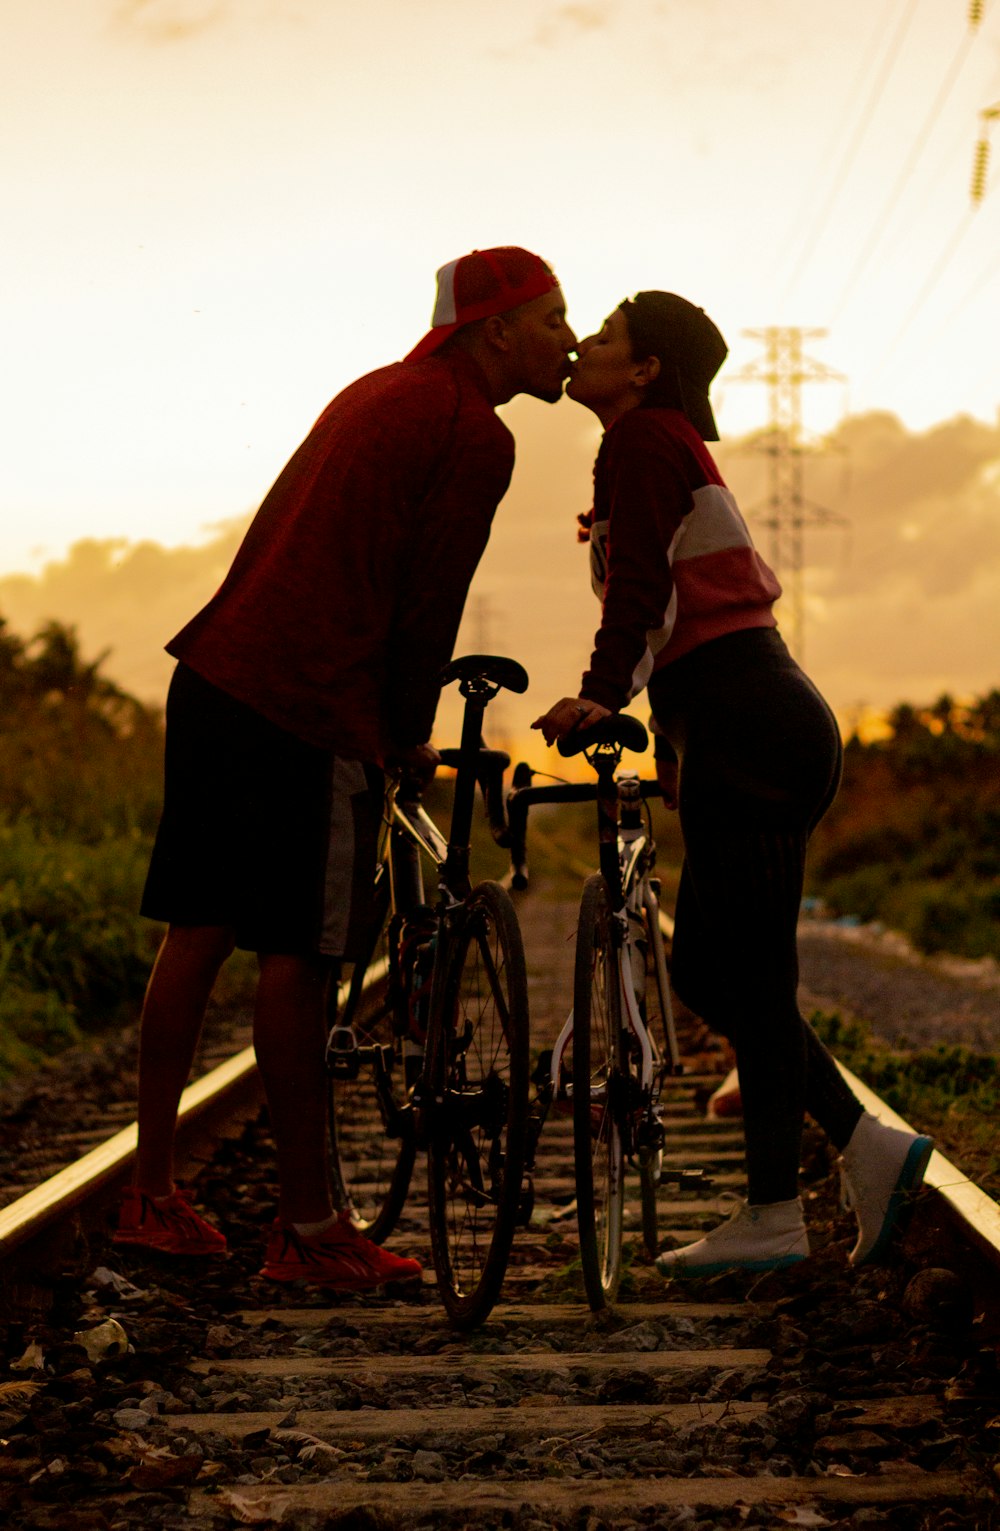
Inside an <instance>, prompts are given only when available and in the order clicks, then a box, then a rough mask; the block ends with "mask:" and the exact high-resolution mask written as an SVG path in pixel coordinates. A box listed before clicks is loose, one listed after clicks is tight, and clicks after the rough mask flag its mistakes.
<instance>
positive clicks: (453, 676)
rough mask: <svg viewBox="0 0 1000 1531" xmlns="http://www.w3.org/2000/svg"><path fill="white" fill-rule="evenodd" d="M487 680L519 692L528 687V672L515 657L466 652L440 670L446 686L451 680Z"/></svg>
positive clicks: (442, 681)
mask: <svg viewBox="0 0 1000 1531" xmlns="http://www.w3.org/2000/svg"><path fill="white" fill-rule="evenodd" d="M479 679H482V680H488V681H492V682H493V684H494V685H495V686H504V687H506V689H507V690H508V691H516V692H518V693H519V694H520V693H521V692H523V691H527V689H528V672H527V670H525V669H524V668H523V667H522V666H521V665H519V664H518V662H517V660H516V659H503V658H501V657H500V655H498V654H466V655H464V657H463V658H461V659H453V660H452V661H451V664H449V665H445V667H444V669H443V670H442V671H441V684H442V686H447V685H448V684H449V683H450V682H451V681H453V680H479Z"/></svg>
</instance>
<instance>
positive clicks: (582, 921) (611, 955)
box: [573, 873, 627, 1312]
mask: <svg viewBox="0 0 1000 1531" xmlns="http://www.w3.org/2000/svg"><path fill="white" fill-rule="evenodd" d="M611 921H612V911H611V901H610V897H609V894H608V885H607V883H606V882H605V880H604V878H603V877H602V876H601V874H600V873H595V875H594V876H592V877H589V878H588V879H587V881H586V883H585V884H584V888H583V897H582V899H581V901H580V916H579V923H578V925H577V933H576V960H575V969H574V981H573V1159H574V1167H575V1171H576V1201H577V1224H578V1227H579V1230H580V1264H581V1266H582V1269H583V1283H584V1288H585V1290H586V1293H587V1301H588V1302H589V1303H590V1306H591V1308H592V1309H593V1310H594V1311H595V1312H597V1311H598V1310H600V1309H601V1308H604V1307H606V1306H607V1304H608V1303H609V1302H613V1301H614V1299H615V1296H616V1294H617V1292H618V1283H619V1280H620V1279H621V1256H622V1223H623V1217H624V1206H625V1184H624V1182H625V1144H624V1135H623V1131H622V1118H623V1113H624V1111H625V1109H626V1101H625V1094H626V1090H627V1081H626V1060H625V1056H624V1039H623V1036H622V1022H621V991H620V988H619V973H618V953H617V949H616V946H615V943H614V940H613V937H612V926H611Z"/></svg>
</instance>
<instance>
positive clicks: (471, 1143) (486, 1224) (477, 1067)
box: [427, 882, 528, 1329]
mask: <svg viewBox="0 0 1000 1531" xmlns="http://www.w3.org/2000/svg"><path fill="white" fill-rule="evenodd" d="M454 941H455V944H454V946H453V948H452V950H451V951H450V952H449V954H448V959H447V961H446V963H445V964H444V965H443V969H442V972H441V981H442V982H443V984H444V986H445V987H444V989H443V990H442V991H441V994H440V995H435V996H434V998H433V1000H432V1004H431V1020H430V1027H429V1034H428V1038H427V1050H428V1059H429V1067H428V1073H429V1083H430V1092H429V1093H430V1097H431V1098H430V1099H429V1101H428V1112H427V1115H428V1123H427V1125H428V1133H427V1172H428V1199H429V1203H430V1231H431V1250H432V1253H433V1258H434V1269H435V1271H436V1273H437V1280H438V1287H439V1289H440V1292H441V1298H442V1301H443V1302H444V1306H445V1309H446V1311H447V1313H448V1316H449V1318H450V1319H451V1321H452V1323H453V1324H455V1326H456V1327H457V1328H460V1329H469V1328H472V1327H473V1326H474V1325H476V1324H479V1323H482V1322H483V1320H484V1319H485V1318H486V1317H487V1316H488V1314H489V1313H490V1311H491V1309H492V1307H493V1305H494V1303H495V1302H496V1300H497V1298H498V1297H499V1295H500V1288H501V1286H502V1285H503V1278H504V1273H505V1271H506V1269H507V1261H508V1258H509V1256H510V1250H511V1245H512V1243H513V1240H514V1230H515V1227H516V1225H517V1216H518V1208H519V1202H520V1195H521V1180H522V1176H523V1173H524V1159H525V1143H526V1136H527V1126H528V984H527V978H526V975H525V968H524V949H523V946H522V944H521V932H520V930H519V928H518V924H517V917H516V915H515V913H514V909H513V906H512V904H511V901H510V898H509V897H508V895H507V894H506V893H505V891H504V890H503V888H501V887H500V886H499V884H498V883H494V882H484V883H480V884H479V886H478V887H477V888H475V889H474V890H473V892H472V894H471V896H470V898H469V900H468V902H467V904H466V906H465V909H464V911H463V914H462V917H461V925H460V927H459V931H458V934H457V936H456V937H455V938H454ZM437 981H438V980H437V976H435V984H436V983H437Z"/></svg>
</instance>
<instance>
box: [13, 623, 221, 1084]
mask: <svg viewBox="0 0 1000 1531" xmlns="http://www.w3.org/2000/svg"><path fill="white" fill-rule="evenodd" d="M104 662H105V656H100V657H99V658H97V659H96V660H85V659H84V658H83V656H82V655H81V653H80V649H79V645H78V643H77V639H76V634H75V632H74V631H73V629H72V628H66V627H62V626H60V625H59V624H58V623H55V622H50V623H48V624H46V626H45V627H43V628H42V629H41V631H40V632H38V633H37V634H36V635H35V636H34V638H32V639H31V640H30V641H24V640H22V639H20V638H18V637H16V636H14V635H13V634H12V633H10V632H9V630H8V629H7V627H6V624H5V623H4V622H3V619H2V618H0V1082H2V1081H4V1080H6V1079H10V1078H11V1077H12V1076H14V1075H16V1074H19V1073H21V1072H23V1071H25V1070H28V1069H34V1068H37V1067H39V1066H40V1065H42V1064H44V1063H46V1062H47V1061H49V1060H50V1059H52V1058H53V1057H55V1056H57V1055H58V1054H59V1053H61V1052H63V1051H64V1050H65V1049H66V1048H68V1047H71V1046H74V1045H76V1044H79V1043H80V1042H82V1041H86V1039H87V1038H88V1037H91V1036H97V1035H100V1034H102V1033H104V1032H106V1031H107V1030H108V1029H109V1028H117V1027H119V1026H121V1025H122V1024H124V1022H125V1021H126V1020H127V1019H131V1018H134V1015H135V1012H136V1008H137V1006H138V1004H139V1002H140V1001H141V998H142V993H143V989H144V987H145V983H146V979H147V977H148V975H149V967H150V963H151V961H152V958H153V956H154V954H155V951H156V946H157V942H158V939H159V931H158V929H157V928H156V927H155V926H153V925H151V924H150V923H149V921H147V920H143V919H141V918H140V916H139V913H138V907H139V898H140V895H141V892H142V885H143V881H144V879H145V875H146V865H147V862H148V859H149V851H150V847H151V845H152V838H153V834H154V833H155V830H156V824H157V819H158V816H159V810H160V799H161V791H162V757H163V720H162V715H161V713H160V712H159V710H158V709H155V708H151V707H147V706H145V705H144V704H143V703H142V702H140V701H138V700H137V699H136V698H135V697H132V696H129V695H128V693H127V692H124V691H122V690H121V688H120V687H118V686H117V685H116V684H115V683H114V681H112V680H110V679H108V678H107V677H106V676H105V674H104ZM246 976H247V964H245V963H244V964H243V965H242V967H241V965H240V964H239V962H237V963H235V964H233V965H232V967H231V971H230V977H229V979H228V986H229V988H230V990H231V991H232V992H233V994H234V995H237V994H242V993H243V992H244V991H245V989H246Z"/></svg>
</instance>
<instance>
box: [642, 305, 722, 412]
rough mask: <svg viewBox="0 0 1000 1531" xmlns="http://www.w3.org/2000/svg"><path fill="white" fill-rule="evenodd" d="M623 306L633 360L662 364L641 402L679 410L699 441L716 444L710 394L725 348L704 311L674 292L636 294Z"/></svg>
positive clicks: (719, 335)
mask: <svg viewBox="0 0 1000 1531" xmlns="http://www.w3.org/2000/svg"><path fill="white" fill-rule="evenodd" d="M621 306H622V310H623V312H624V314H625V321H626V324H627V325H628V333H629V339H630V340H631V342H632V349H633V352H634V353H635V355H636V356H637V357H641V358H645V357H646V356H656V357H658V358H659V362H660V376H659V377H658V378H657V379H656V380H655V382H654V383H652V384H651V385H650V388H649V390H648V392H647V395H646V399H645V401H644V402H645V403H646V404H647V405H649V406H650V407H654V406H657V405H659V406H661V407H664V406H665V407H667V408H673V409H681V410H683V411H684V413H685V415H687V417H688V419H689V420H690V422H691V424H692V425H693V426H694V428H695V430H696V431H697V432H698V434H699V436H700V437H701V439H702V441H718V439H719V431H718V427H717V426H716V423H715V416H714V415H713V413H712V406H711V404H710V403H709V400H708V390H709V388H710V387H711V383H712V379H713V378H714V377H715V374H716V373H717V372H718V370H719V368H720V367H721V366H722V363H723V362H724V361H725V359H726V357H727V355H728V354H729V347H728V346H727V345H726V342H725V341H724V340H723V338H722V336H721V334H720V333H719V331H718V329H717V328H716V326H715V325H714V324H713V323H712V321H711V319H710V318H709V317H708V315H707V314H706V312H705V310H704V309H703V308H697V307H696V306H695V305H694V304H693V303H689V302H688V301H687V299H686V298H679V297H678V296H677V294H676V293H674V292H637V293H636V295H635V297H634V298H627V299H626V300H625V302H624V303H623V304H622V305H621Z"/></svg>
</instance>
